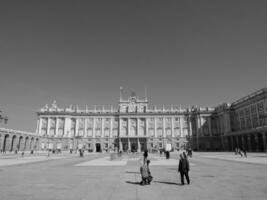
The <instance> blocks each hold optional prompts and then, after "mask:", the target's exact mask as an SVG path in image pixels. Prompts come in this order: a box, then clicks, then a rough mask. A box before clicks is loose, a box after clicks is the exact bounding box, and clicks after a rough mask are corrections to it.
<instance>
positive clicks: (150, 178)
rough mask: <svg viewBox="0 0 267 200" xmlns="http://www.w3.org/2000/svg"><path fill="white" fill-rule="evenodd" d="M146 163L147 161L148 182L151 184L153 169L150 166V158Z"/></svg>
mask: <svg viewBox="0 0 267 200" xmlns="http://www.w3.org/2000/svg"><path fill="white" fill-rule="evenodd" d="M146 163H147V173H148V177H147V184H150V183H151V181H152V180H153V176H152V175H151V171H150V168H149V163H150V160H147V161H146Z"/></svg>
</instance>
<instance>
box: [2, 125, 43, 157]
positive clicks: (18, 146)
mask: <svg viewBox="0 0 267 200" xmlns="http://www.w3.org/2000/svg"><path fill="white" fill-rule="evenodd" d="M31 150H39V137H36V136H33V135H31V134H25V133H24V132H23V133H22V132H20V131H15V130H8V129H0V152H15V151H16V152H18V151H31Z"/></svg>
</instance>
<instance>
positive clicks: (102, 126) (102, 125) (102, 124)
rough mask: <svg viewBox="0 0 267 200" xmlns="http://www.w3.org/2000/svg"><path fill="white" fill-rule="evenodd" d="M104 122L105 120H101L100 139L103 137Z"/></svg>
mask: <svg viewBox="0 0 267 200" xmlns="http://www.w3.org/2000/svg"><path fill="white" fill-rule="evenodd" d="M104 121H105V118H103V117H102V118H101V138H103V137H104Z"/></svg>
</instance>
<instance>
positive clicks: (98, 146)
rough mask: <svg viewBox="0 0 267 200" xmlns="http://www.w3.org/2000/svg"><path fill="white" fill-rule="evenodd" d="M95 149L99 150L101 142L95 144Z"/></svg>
mask: <svg viewBox="0 0 267 200" xmlns="http://www.w3.org/2000/svg"><path fill="white" fill-rule="evenodd" d="M95 149H96V152H101V144H100V143H96V144H95Z"/></svg>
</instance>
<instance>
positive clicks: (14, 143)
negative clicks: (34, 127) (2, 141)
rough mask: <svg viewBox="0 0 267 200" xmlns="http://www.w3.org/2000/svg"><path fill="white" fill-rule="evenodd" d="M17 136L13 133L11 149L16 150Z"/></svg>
mask: <svg viewBox="0 0 267 200" xmlns="http://www.w3.org/2000/svg"><path fill="white" fill-rule="evenodd" d="M16 138H17V136H16V135H13V137H12V140H11V148H10V151H13V150H16V142H15V141H16Z"/></svg>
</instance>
